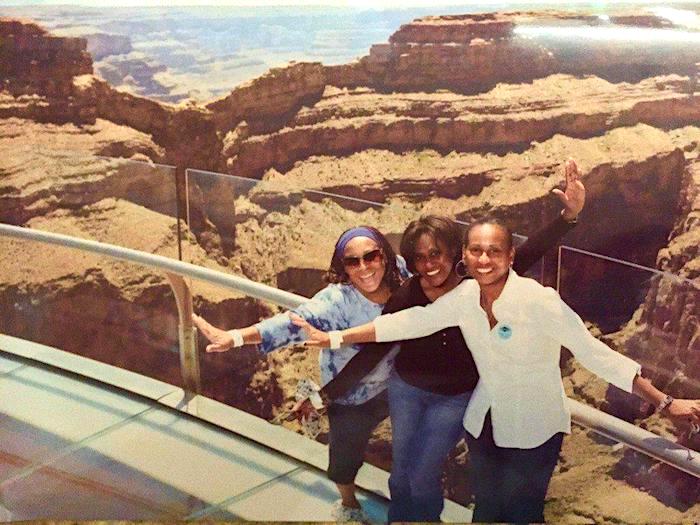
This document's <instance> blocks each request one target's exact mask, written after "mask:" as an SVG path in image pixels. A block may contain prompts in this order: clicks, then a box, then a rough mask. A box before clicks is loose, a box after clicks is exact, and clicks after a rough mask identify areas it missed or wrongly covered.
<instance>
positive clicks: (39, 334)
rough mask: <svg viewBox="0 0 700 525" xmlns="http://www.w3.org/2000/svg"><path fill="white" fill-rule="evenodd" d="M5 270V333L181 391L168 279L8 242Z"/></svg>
mask: <svg viewBox="0 0 700 525" xmlns="http://www.w3.org/2000/svg"><path fill="white" fill-rule="evenodd" d="M139 227H142V226H137V228H139ZM0 267H2V269H3V270H2V272H1V273H0V311H2V315H1V316H0V333H3V334H7V335H10V336H14V337H18V338H21V339H26V340H28V341H32V342H36V343H41V344H45V345H48V346H52V347H55V348H59V349H61V350H65V351H67V352H71V353H74V354H77V355H81V356H84V357H89V358H91V359H94V360H96V361H99V362H103V363H108V364H111V365H115V366H118V367H120V368H124V369H126V370H131V371H134V372H138V373H140V374H143V375H146V376H149V377H153V378H156V379H160V380H162V381H164V382H166V383H169V384H172V385H178V386H179V385H180V384H181V380H180V377H181V374H180V360H179V346H178V314H177V309H176V304H175V300H174V298H173V295H172V292H171V288H170V286H169V284H168V282H167V280H166V278H165V276H164V275H162V273H160V272H158V271H155V270H151V269H149V268H147V267H144V266H141V265H136V264H132V263H128V262H125V261H119V260H116V259H111V258H107V257H104V256H97V255H93V254H91V253H87V252H82V251H78V250H75V249H71V248H66V247H63V246H56V245H48V244H44V243H39V242H34V241H27V240H20V239H9V238H7V237H0Z"/></svg>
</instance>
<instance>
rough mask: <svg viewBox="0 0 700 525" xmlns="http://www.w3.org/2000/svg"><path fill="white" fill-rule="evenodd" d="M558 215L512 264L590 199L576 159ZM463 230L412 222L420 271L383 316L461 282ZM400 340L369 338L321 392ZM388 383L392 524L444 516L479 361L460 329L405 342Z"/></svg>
mask: <svg viewBox="0 0 700 525" xmlns="http://www.w3.org/2000/svg"><path fill="white" fill-rule="evenodd" d="M565 172H566V190H565V191H564V192H562V191H560V190H555V193H557V194H558V195H559V197H560V199H561V200H562V202H563V203H564V210H563V211H562V213H561V215H560V216H559V217H558V218H557V219H556V220H554V221H553V222H552V223H551V224H549V225H548V226H547V227H545V228H544V229H543V230H541V231H539V232H537V234H535V235H533V236H531V237H530V238H529V239H528V241H527V242H525V243H524V244H523V245H522V246H521V247H520V248H519V249H518V251H517V255H516V257H515V261H514V263H513V268H514V269H515V271H516V272H518V273H520V272H524V271H526V270H527V269H528V268H530V267H531V266H532V265H533V264H534V263H535V262H536V261H537V260H539V259H540V258H541V257H542V255H543V254H544V253H545V252H546V251H547V250H548V249H550V248H551V247H553V246H554V245H555V244H556V243H557V241H558V240H559V239H560V237H561V236H563V235H564V234H565V233H567V232H568V231H569V230H570V229H571V228H572V227H573V225H574V224H575V219H576V216H577V215H578V213H579V212H580V211H581V209H582V208H583V205H584V201H585V189H584V187H583V185H582V184H581V182H580V181H579V180H578V178H579V173H578V169H577V167H576V164H575V163H574V162H573V161H572V160H569V161H567V163H566V168H565ZM460 250H461V233H460V231H459V227H458V225H457V224H455V223H454V222H453V221H452V220H450V219H447V218H445V217H438V216H427V217H422V218H420V219H418V220H416V221H413V222H412V223H411V224H409V226H408V227H407V228H406V231H405V232H404V235H403V238H402V240H401V254H402V255H403V257H404V258H405V259H406V262H407V265H408V268H409V270H411V272H413V273H414V274H415V275H414V276H413V277H411V278H410V279H408V280H407V281H405V282H404V283H403V284H402V286H401V287H400V288H399V289H398V290H396V291H395V292H394V293H393V294H392V296H391V298H390V299H389V301H388V302H387V304H386V306H385V307H384V310H383V312H384V313H392V312H396V311H399V310H403V309H406V308H410V307H413V306H425V305H427V304H429V303H431V302H433V301H435V300H436V299H437V298H438V297H440V296H442V295H444V294H445V293H447V292H449V291H450V290H452V289H453V288H454V287H455V286H457V285H458V284H459V283H460V282H461V280H462V279H463V278H464V275H463V274H461V275H460V273H458V271H457V269H456V265H457V263H458V261H459V260H460V258H461V251H460ZM394 347H395V344H392V343H384V344H382V343H372V344H368V345H366V346H365V347H364V348H363V350H362V351H360V352H359V353H358V354H357V355H355V356H354V357H353V359H351V360H350V362H349V363H348V364H347V365H346V366H345V367H344V368H343V370H342V371H341V372H340V373H339V374H338V375H337V376H336V377H335V378H334V379H333V380H332V381H331V382H329V383H328V384H327V385H326V386H325V387H324V388H323V389H322V390H321V394H322V396H324V397H326V398H328V399H330V400H332V399H334V398H337V397H339V396H341V395H342V394H343V393H345V392H346V391H347V390H348V389H350V388H351V387H352V386H353V385H355V384H356V383H357V381H359V380H360V379H361V378H363V377H364V376H365V375H366V374H367V373H369V372H370V371H371V370H372V369H373V368H374V366H376V364H377V363H379V361H380V360H381V359H382V358H383V357H384V356H386V355H387V354H388V353H389V352H390V351H391V350H392V349H393V348H394ZM394 367H395V374H394V376H393V377H392V379H391V381H390V383H389V409H390V416H391V421H392V469H391V476H390V478H389V489H390V491H391V503H390V506H389V521H390V522H396V521H439V520H440V514H441V512H442V509H443V505H444V500H443V495H442V486H441V474H442V468H443V465H444V462H445V459H446V457H447V454H448V453H449V451H450V450H451V449H452V448H453V447H454V446H455V444H456V443H457V441H459V438H460V437H461V436H462V432H463V430H462V416H463V415H464V411H465V408H466V405H467V403H468V401H469V396H470V394H471V392H472V390H473V389H474V387H475V386H476V383H477V381H478V379H479V375H478V372H477V370H476V366H475V364H474V360H473V358H472V356H471V353H470V352H469V349H468V348H467V346H466V344H465V342H464V338H463V337H462V334H461V332H460V330H459V328H457V327H451V328H447V329H444V330H442V331H440V332H437V333H435V334H432V335H430V336H428V337H423V338H421V339H413V340H408V341H402V342H401V347H400V351H399V352H398V354H397V356H396V359H395V363H394Z"/></svg>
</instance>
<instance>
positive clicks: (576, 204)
mask: <svg viewBox="0 0 700 525" xmlns="http://www.w3.org/2000/svg"><path fill="white" fill-rule="evenodd" d="M564 177H565V182H566V186H565V188H564V191H562V190H560V189H559V188H555V189H553V190H552V193H554V194H555V195H556V196H557V197H559V200H560V201H561V203H562V204H563V206H564V210H563V211H562V217H563V218H564V220H567V221H573V220H574V219H576V217H577V216H578V214H579V213H581V210H582V209H583V206H584V205H585V204H586V188H585V187H584V185H583V183H582V182H581V181H580V177H581V173H580V172H579V169H578V166H577V165H576V162H574V160H573V159H569V160H567V161H566V163H565V164H564Z"/></svg>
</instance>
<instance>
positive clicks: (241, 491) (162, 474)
mask: <svg viewBox="0 0 700 525" xmlns="http://www.w3.org/2000/svg"><path fill="white" fill-rule="evenodd" d="M28 357H33V358H39V359H40V361H43V363H42V362H38V361H35V360H34V359H29V358H28ZM57 361H61V363H57ZM46 363H49V364H46ZM51 364H58V365H60V366H61V367H62V368H69V369H70V370H71V371H68V370H62V369H60V368H55V367H54V366H50V365H51ZM86 376H87V377H86ZM96 376H99V377H100V378H101V381H97V380H95V379H91V377H92V378H95V377H96ZM105 379H106V381H107V382H108V383H112V384H119V385H120V386H124V388H128V390H131V392H129V391H127V390H124V389H121V388H117V387H115V386H110V385H108V384H105V383H103V382H102V381H103V380H105ZM133 392H137V393H138V394H136V393H133ZM193 402H194V403H193ZM197 404H198V406H196V405H197ZM168 405H170V406H168ZM186 405H188V406H186ZM216 405H217V404H216V402H214V401H211V400H206V399H204V398H195V399H194V400H189V401H188V400H187V398H186V397H185V396H184V393H183V392H182V391H181V390H180V389H178V388H177V387H174V386H172V385H167V384H165V383H160V382H158V381H155V380H152V379H148V378H144V377H142V376H139V375H137V374H132V373H130V372H127V371H124V370H121V369H118V368H114V367H110V366H109V365H103V364H100V363H96V362H94V361H89V360H86V359H83V358H80V357H77V356H73V355H70V354H66V353H64V352H61V351H59V350H55V349H51V348H48V347H42V346H41V345H36V344H34V343H28V342H26V341H22V340H17V339H14V338H11V337H7V336H0V505H1V507H0V521H9V520H38V519H51V520H103V519H109V520H170V519H177V520H183V519H211V520H226V521H236V520H252V521H332V517H331V506H332V504H333V502H334V501H335V500H336V498H337V493H336V491H335V488H334V486H333V484H332V483H331V482H330V481H329V480H327V479H326V477H325V474H324V472H323V471H322V470H321V469H319V468H315V467H314V466H312V465H313V461H312V465H309V464H308V461H300V460H299V459H295V458H294V457H290V456H294V454H291V455H290V454H288V453H285V452H286V451H285V447H286V448H287V449H288V450H292V449H296V450H297V451H298V452H299V454H296V456H297V457H302V458H303V457H304V455H305V454H306V455H307V456H308V457H311V456H314V455H315V456H316V458H317V459H316V460H315V462H317V463H318V462H319V461H325V459H321V460H319V459H318V457H319V450H320V451H321V452H320V455H321V456H322V455H323V454H325V447H324V446H323V445H321V444H319V443H315V442H312V441H310V440H308V439H306V438H303V437H302V436H299V435H297V434H295V433H293V432H291V431H289V430H286V429H283V428H281V427H276V426H273V425H270V424H268V423H267V422H265V421H263V420H260V419H257V418H254V417H253V416H250V415H248V414H244V413H242V412H239V411H237V410H235V409H232V408H230V407H224V406H221V407H218V408H217V407H216ZM183 410H184V411H183ZM217 410H218V412H217ZM187 411H189V412H190V413H192V412H196V411H199V412H202V414H204V415H205V417H204V419H207V418H208V419H209V420H210V421H212V420H214V419H217V418H221V419H222V420H223V421H224V423H226V426H227V427H228V428H231V426H236V425H239V426H240V428H241V432H242V434H243V435H241V434H239V433H236V432H234V431H231V430H226V429H223V428H220V427H218V426H216V425H214V424H211V423H208V422H206V421H203V420H201V419H198V418H195V417H193V416H190V415H188V414H187V413H186V412H187ZM202 414H199V415H200V417H201V415H202ZM217 414H218V415H217ZM246 433H247V434H255V440H253V439H249V437H246V436H245V434H246ZM258 438H260V439H258ZM275 442H279V443H278V445H279V446H277V445H275ZM271 445H273V446H271ZM275 448H276V449H278V450H275ZM280 449H281V451H280ZM363 471H364V475H365V478H367V477H369V478H371V477H372V476H374V477H375V478H377V476H378V477H379V478H381V479H380V481H379V484H382V483H384V484H385V483H386V479H385V477H386V473H384V472H383V471H379V469H375V468H374V467H370V466H368V465H365V466H364V467H363ZM367 471H369V472H367ZM377 471H378V472H377ZM382 476H384V477H383V478H382ZM370 485H371V483H370ZM360 499H361V501H362V504H363V507H364V509H365V511H366V512H367V514H368V515H369V517H370V518H371V519H372V520H373V521H376V522H382V521H385V519H386V499H385V498H383V497H382V496H381V495H378V494H375V493H372V492H367V491H365V492H363V493H362V494H361V496H360ZM450 514H452V517H453V519H452V520H451V521H465V519H468V517H469V514H468V511H466V509H463V508H462V507H459V506H457V505H454V504H453V503H451V502H450V504H449V505H448V508H447V509H446V516H445V517H447V518H448V519H449V518H450Z"/></svg>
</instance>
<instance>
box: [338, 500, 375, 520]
mask: <svg viewBox="0 0 700 525" xmlns="http://www.w3.org/2000/svg"><path fill="white" fill-rule="evenodd" d="M331 516H333V519H334V520H335V521H338V522H346V521H356V522H359V523H370V521H369V518H368V517H367V514H365V511H364V510H362V508H359V509H355V508H352V507H346V506H345V505H343V501H342V500H338V501H336V502H335V503H333V508H332V510H331Z"/></svg>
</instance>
